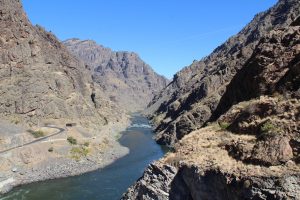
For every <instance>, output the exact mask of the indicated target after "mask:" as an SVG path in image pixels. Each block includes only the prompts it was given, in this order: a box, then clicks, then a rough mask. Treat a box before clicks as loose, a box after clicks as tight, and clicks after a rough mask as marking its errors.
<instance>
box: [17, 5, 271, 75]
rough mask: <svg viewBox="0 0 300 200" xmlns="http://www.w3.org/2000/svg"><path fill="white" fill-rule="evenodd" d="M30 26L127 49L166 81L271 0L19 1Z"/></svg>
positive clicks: (244, 22)
mask: <svg viewBox="0 0 300 200" xmlns="http://www.w3.org/2000/svg"><path fill="white" fill-rule="evenodd" d="M22 2H23V6H24V9H25V11H26V12H27V15H28V17H29V19H30V20H31V22H32V23H33V24H39V25H41V26H43V27H45V28H46V30H48V31H51V32H52V33H54V34H55V35H56V36H57V37H58V38H59V39H60V40H61V41H63V40H66V39H69V38H79V39H82V40H86V39H91V40H95V41H96V42H97V43H98V44H102V45H104V46H105V47H109V48H111V49H112V50H114V51H120V50H122V51H133V52H136V53H138V54H139V56H140V57H141V58H142V59H143V60H144V61H145V62H146V63H147V64H149V65H150V66H151V67H152V68H153V69H154V70H155V71H156V72H158V73H159V74H162V75H164V76H166V77H167V78H170V79H171V78H172V77H173V75H174V74H175V73H176V72H177V71H179V70H180V69H182V68H183V67H185V66H188V65H190V64H191V63H192V62H193V60H200V59H201V58H202V57H204V56H207V55H209V54H210V53H211V52H212V51H213V50H214V49H215V48H216V47H218V46H219V45H221V44H222V43H223V42H225V41H226V40H227V39H228V38H229V37H230V36H232V35H235V34H236V33H238V32H239V31H240V30H241V29H242V28H243V27H244V26H245V25H246V24H247V23H249V22H250V21H251V20H252V19H253V17H254V15H255V14H257V13H259V12H261V11H265V10H267V9H268V8H270V7H271V6H273V5H274V4H275V3H276V2H277V1H276V0H242V1H241V0H227V1H224V0H205V1H203V0H22Z"/></svg>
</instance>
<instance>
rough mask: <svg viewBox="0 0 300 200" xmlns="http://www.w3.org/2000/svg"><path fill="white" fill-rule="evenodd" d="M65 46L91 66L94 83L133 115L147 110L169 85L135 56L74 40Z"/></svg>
mask: <svg viewBox="0 0 300 200" xmlns="http://www.w3.org/2000/svg"><path fill="white" fill-rule="evenodd" d="M64 44H65V46H66V47H67V48H68V49H69V50H70V52H71V53H73V54H74V55H75V56H76V57H77V58H79V59H81V60H82V61H83V62H84V63H85V64H86V65H88V66H90V70H91V73H92V75H93V80H94V81H95V82H96V83H98V84H99V85H100V86H101V87H102V88H103V89H104V91H105V93H106V94H107V95H108V96H109V97H110V99H111V100H113V101H115V102H117V103H118V104H119V105H121V106H122V107H124V108H127V110H129V111H137V110H142V109H144V108H145V107H146V106H147V104H148V103H149V102H150V100H151V99H152V98H153V96H154V95H155V94H157V93H158V92H159V91H160V90H162V89H163V88H164V87H165V86H166V85H167V83H168V80H167V79H166V78H164V77H163V76H160V75H158V74H156V73H155V72H154V71H153V70H152V69H151V67H150V66H149V65H147V64H146V63H145V62H144V61H142V60H141V59H140V58H139V56H138V55H137V54H135V53H132V52H123V51H122V52H114V51H112V50H110V49H108V48H105V47H103V46H101V45H98V44H96V43H95V42H94V41H90V40H85V41H81V40H78V39H70V40H67V41H65V42H64Z"/></svg>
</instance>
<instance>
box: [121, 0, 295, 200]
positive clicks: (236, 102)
mask: <svg viewBox="0 0 300 200" xmlns="http://www.w3.org/2000/svg"><path fill="white" fill-rule="evenodd" d="M299 8H300V4H299V1H287V0H281V1H279V2H278V4H277V5H275V6H274V7H273V8H271V9H270V10H269V11H267V12H265V13H263V14H259V15H258V16H257V17H256V18H255V19H254V21H253V22H251V23H250V25H249V26H248V27H246V28H245V29H244V30H243V31H242V32H240V33H239V35H238V36H236V37H233V38H231V39H230V40H232V39H236V38H239V37H240V38H243V35H242V34H241V33H245V30H250V29H253V28H254V27H252V26H253V23H254V24H255V23H257V21H260V22H259V23H258V24H256V26H255V27H256V29H261V25H262V24H265V23H267V24H268V23H271V22H272V23H271V24H273V25H272V27H271V28H270V27H269V28H268V29H267V30H265V31H262V32H260V34H261V35H259V36H258V35H257V37H258V38H257V40H256V39H255V40H254V39H253V37H252V39H251V41H252V44H251V46H252V45H253V46H252V47H253V48H252V47H251V48H249V47H248V48H249V49H248V48H247V45H249V44H250V43H249V42H248V43H247V40H245V41H244V43H240V44H239V45H241V46H243V47H242V48H241V49H239V48H238V49H236V52H235V51H233V52H234V53H233V54H227V55H226V57H223V56H221V54H220V53H219V54H218V56H219V57H218V58H219V59H220V58H223V59H222V60H220V62H222V64H224V66H225V68H221V69H218V68H215V67H212V66H211V63H210V62H211V61H208V60H211V59H213V57H214V56H216V55H215V53H216V52H219V51H220V49H223V48H225V47H226V46H227V44H228V42H230V40H229V41H228V42H227V43H226V44H225V45H222V46H221V47H219V48H218V49H217V50H215V52H214V53H213V54H212V55H210V56H209V57H208V58H205V59H204V60H203V61H200V62H199V63H201V62H205V61H207V63H206V64H207V67H206V68H203V70H199V69H197V67H195V64H194V65H192V66H191V67H189V68H186V69H184V70H183V71H181V72H179V73H178V74H177V75H176V76H175V82H173V83H172V84H171V85H170V86H169V88H167V89H166V90H168V92H169V94H171V93H170V91H172V90H173V96H172V97H173V99H172V101H171V102H172V103H171V104H168V103H163V104H162V105H161V106H160V108H159V110H161V111H163V109H164V114H163V115H158V117H161V118H164V120H163V123H162V124H160V126H158V130H160V127H162V126H166V127H167V129H166V130H168V127H173V129H174V130H173V129H172V128H170V130H172V131H174V132H167V131H163V132H161V133H160V134H159V135H158V138H159V141H160V142H162V143H169V144H173V147H174V151H173V152H170V153H168V154H167V155H166V156H165V157H164V158H162V159H161V160H160V161H158V162H155V163H153V164H151V165H150V166H149V167H148V168H147V169H146V171H145V172H144V174H143V176H142V177H141V178H140V179H139V180H138V181H137V182H136V183H135V184H134V185H133V186H132V187H131V188H129V189H128V191H127V192H126V193H125V194H124V196H123V199H187V200H194V199H199V200H200V199H212V200H223V199H226V200H227V199H228V200H231V199H295V200H296V199H300V192H299V191H300V129H299V127H300V101H299V99H300V98H299V97H300V96H299V94H300V93H299V92H300V46H299V44H300V43H299V42H300V23H299V19H300V16H299V14H300V13H299ZM261 17H263V18H261ZM275 19H276V20H275ZM275 22H276V23H275ZM251 24H252V25H251ZM252 33H253V32H252ZM250 35H251V34H250ZM244 48H246V49H248V50H249V52H250V53H251V54H250V55H247V56H246V55H244V56H241V57H240V58H242V59H241V60H238V59H237V58H236V57H235V56H233V55H238V54H243V53H242V52H243V50H244ZM250 50H251V51H250ZM224 56H225V55H224ZM246 57H247V59H245V58H246ZM215 59H216V58H215ZM244 59H245V60H244ZM214 61H215V62H216V61H217V60H214ZM232 62H233V63H232ZM241 62H242V63H241ZM199 63H198V64H199ZM228 63H231V65H230V66H232V67H234V68H229V67H228ZM234 63H235V64H234ZM214 64H216V63H214ZM236 64H238V65H236ZM226 66H227V67H226ZM210 70H212V71H214V73H213V74H211V73H212V72H210ZM232 70H234V73H230V74H231V75H230V76H229V75H228V71H232ZM198 73H200V74H198ZM186 74H187V75H186ZM188 74H190V75H188ZM182 76H183V77H182ZM194 77H197V78H200V79H198V80H197V81H198V82H197V81H196V80H194V79H195V78H194ZM176 78H179V79H178V80H177V81H176ZM193 80H194V81H195V82H194V84H193V85H192V87H191V88H192V89H191V88H189V87H188V85H189V84H191V82H193ZM213 80H214V81H213ZM222 81H223V84H224V86H222V85H221V82H222ZM174 84H177V85H174ZM199 84H200V85H199ZM198 86H199V87H198ZM216 86H218V87H219V88H217V87H216ZM170 87H172V89H170ZM213 87H216V88H215V89H214V88H213ZM176 88H179V89H176ZM218 89H220V90H222V91H219V90H218ZM217 91H219V92H217ZM178 94H182V95H185V94H186V96H183V97H182V99H180V100H177V99H176V97H177V96H176V95H178ZM216 95H217V98H213V99H214V100H213V99H212V97H216ZM161 98H165V97H164V94H162V95H160V97H158V98H156V100H155V101H160V100H159V99H161ZM166 99H167V98H166ZM212 100H213V101H212ZM174 102H176V103H174ZM166 105H167V107H164V106H166ZM183 106H184V107H183ZM178 110H181V111H180V112H179V113H178V112H177V111H178ZM205 110H206V111H207V112H204V111H205ZM156 114H158V113H156ZM172 114H174V115H175V117H174V118H172ZM162 116H164V117H162ZM168 117H169V119H168V121H167V118H168ZM178 117H179V118H180V120H179V119H177V118H178ZM154 119H155V117H154ZM156 119H157V117H156ZM195 119H198V121H195ZM177 120H178V121H177ZM196 122H197V123H196ZM158 123H160V121H158ZM201 126H205V127H204V128H200V129H198V130H194V129H197V128H198V127H201ZM182 130H184V132H182ZM175 133H176V135H175ZM187 133H189V134H187ZM179 139H180V140H179Z"/></svg>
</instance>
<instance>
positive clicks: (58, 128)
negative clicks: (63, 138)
mask: <svg viewBox="0 0 300 200" xmlns="http://www.w3.org/2000/svg"><path fill="white" fill-rule="evenodd" d="M44 127H45V128H53V129H57V130H58V132H56V133H53V134H51V135H47V136H45V137H41V138H38V139H36V140H34V141H31V142H28V143H25V144H22V145H19V146H15V147H11V148H9V149H5V150H3V151H0V154H2V153H6V152H8V151H11V150H14V149H18V148H22V147H25V146H29V145H31V144H35V143H37V142H41V141H44V140H47V139H48V138H50V137H53V136H56V135H59V134H61V133H63V132H64V131H65V129H63V128H60V127H56V126H52V125H48V126H44ZM42 128H43V127H42Z"/></svg>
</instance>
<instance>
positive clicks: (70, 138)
mask: <svg viewBox="0 0 300 200" xmlns="http://www.w3.org/2000/svg"><path fill="white" fill-rule="evenodd" d="M67 140H68V142H69V143H70V144H72V145H76V144H77V140H76V139H75V138H73V137H72V136H69V137H68V138H67Z"/></svg>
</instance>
